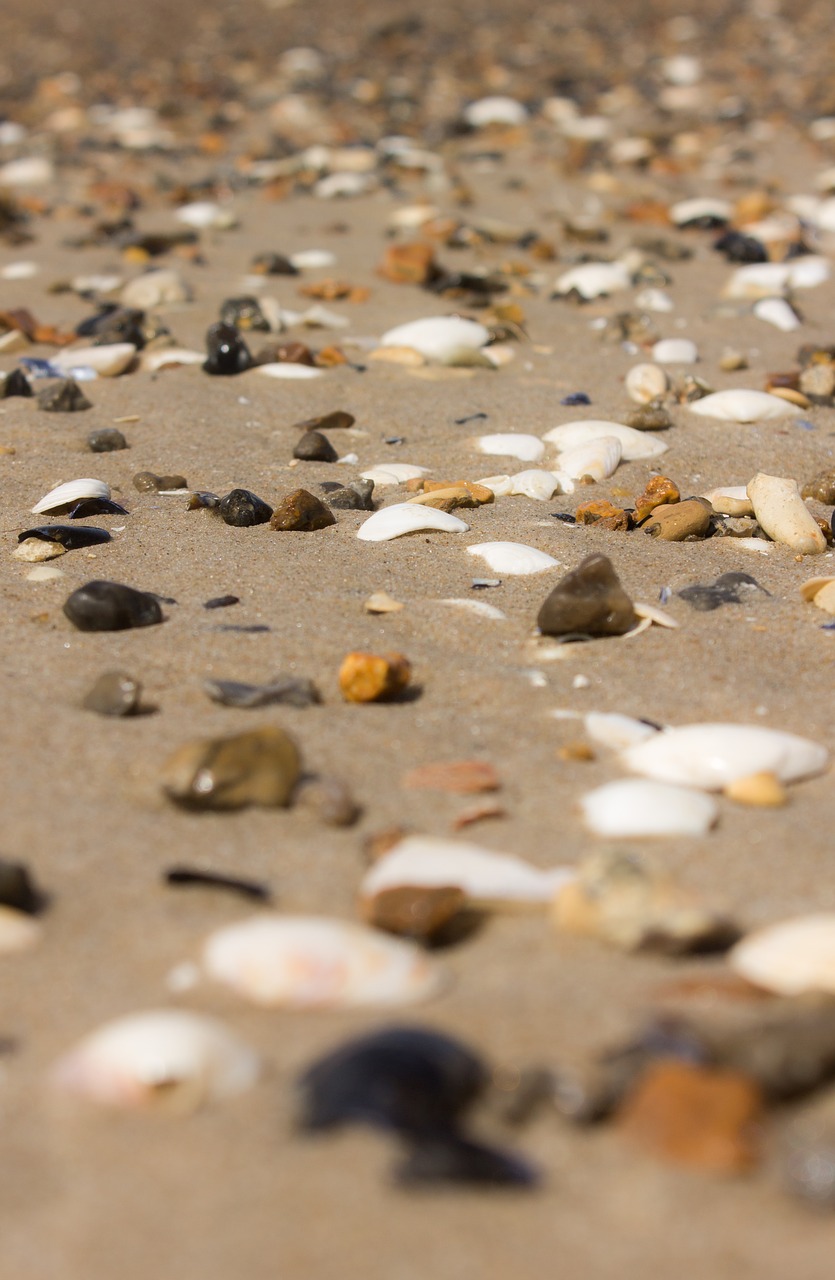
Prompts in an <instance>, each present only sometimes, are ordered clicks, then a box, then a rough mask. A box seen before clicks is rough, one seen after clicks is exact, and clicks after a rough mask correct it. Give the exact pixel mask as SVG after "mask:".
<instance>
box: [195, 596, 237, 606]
mask: <svg viewBox="0 0 835 1280" xmlns="http://www.w3.org/2000/svg"><path fill="white" fill-rule="evenodd" d="M240 603H241V597H240V596H212V598H211V600H204V601H203V608H204V609H228V608H230V606H231V605H233V604H240Z"/></svg>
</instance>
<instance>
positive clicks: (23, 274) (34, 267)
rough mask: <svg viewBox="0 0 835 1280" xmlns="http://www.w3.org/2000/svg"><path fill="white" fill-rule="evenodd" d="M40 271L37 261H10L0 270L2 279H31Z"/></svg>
mask: <svg viewBox="0 0 835 1280" xmlns="http://www.w3.org/2000/svg"><path fill="white" fill-rule="evenodd" d="M39 271H40V267H39V266H38V264H37V262H8V263H7V264H6V266H5V267H3V269H2V270H1V271H0V279H3V280H31V278H32V276H36V275H37V274H38V272H39Z"/></svg>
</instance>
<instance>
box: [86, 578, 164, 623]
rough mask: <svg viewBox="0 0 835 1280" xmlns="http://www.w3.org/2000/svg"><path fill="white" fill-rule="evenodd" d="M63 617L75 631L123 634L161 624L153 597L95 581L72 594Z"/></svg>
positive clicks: (117, 584)
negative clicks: (136, 628) (138, 628)
mask: <svg viewBox="0 0 835 1280" xmlns="http://www.w3.org/2000/svg"><path fill="white" fill-rule="evenodd" d="M64 613H65V614H66V615H67V617H68V618H69V620H70V622H71V623H72V624H73V626H75V627H77V628H78V630H79V631H127V630H128V629H130V628H132V627H151V626H153V625H154V624H155V623H157V622H162V609H161V608H160V605H159V601H158V600H157V598H156V596H153V595H151V594H149V592H147V591H137V590H136V589H135V588H134V587H126V586H123V584H122V583H120V582H104V581H101V580H96V581H93V582H88V583H86V584H85V585H84V586H83V587H79V588H78V590H76V591H73V593H72V595H71V596H69V598H68V599H67V601H66V603H65V604H64Z"/></svg>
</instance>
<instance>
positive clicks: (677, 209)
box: [670, 196, 733, 227]
mask: <svg viewBox="0 0 835 1280" xmlns="http://www.w3.org/2000/svg"><path fill="white" fill-rule="evenodd" d="M732 213H733V208H732V206H731V205H730V204H729V203H728V201H727V200H719V199H715V198H713V197H711V196H694V197H693V198H692V199H690V200H679V201H678V203H677V204H674V205H673V206H672V207H671V209H670V217H671V218H672V220H673V222H674V223H675V224H676V226H677V227H684V226H686V225H687V223H688V222H698V221H700V220H701V219H702V218H711V219H715V220H716V221H717V222H727V221H728V220H729V218H730V217H731V214H732Z"/></svg>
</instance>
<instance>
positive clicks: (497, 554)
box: [467, 542, 560, 577]
mask: <svg viewBox="0 0 835 1280" xmlns="http://www.w3.org/2000/svg"><path fill="white" fill-rule="evenodd" d="M467 551H468V552H469V554H470V555H471V556H478V558H479V559H480V560H484V562H485V563H486V564H487V565H489V567H490V568H491V569H492V570H493V572H494V573H504V574H506V575H507V576H508V577H512V576H513V575H517V574H518V575H520V576H521V575H523V574H528V573H544V572H545V570H546V569H556V568H558V567H559V563H560V562H559V560H555V559H554V557H553V556H549V555H548V554H547V553H546V552H545V551H539V550H538V549H537V548H536V547H528V546H526V545H525V543H523V542H476V543H475V544H474V545H473V546H471V547H467Z"/></svg>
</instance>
